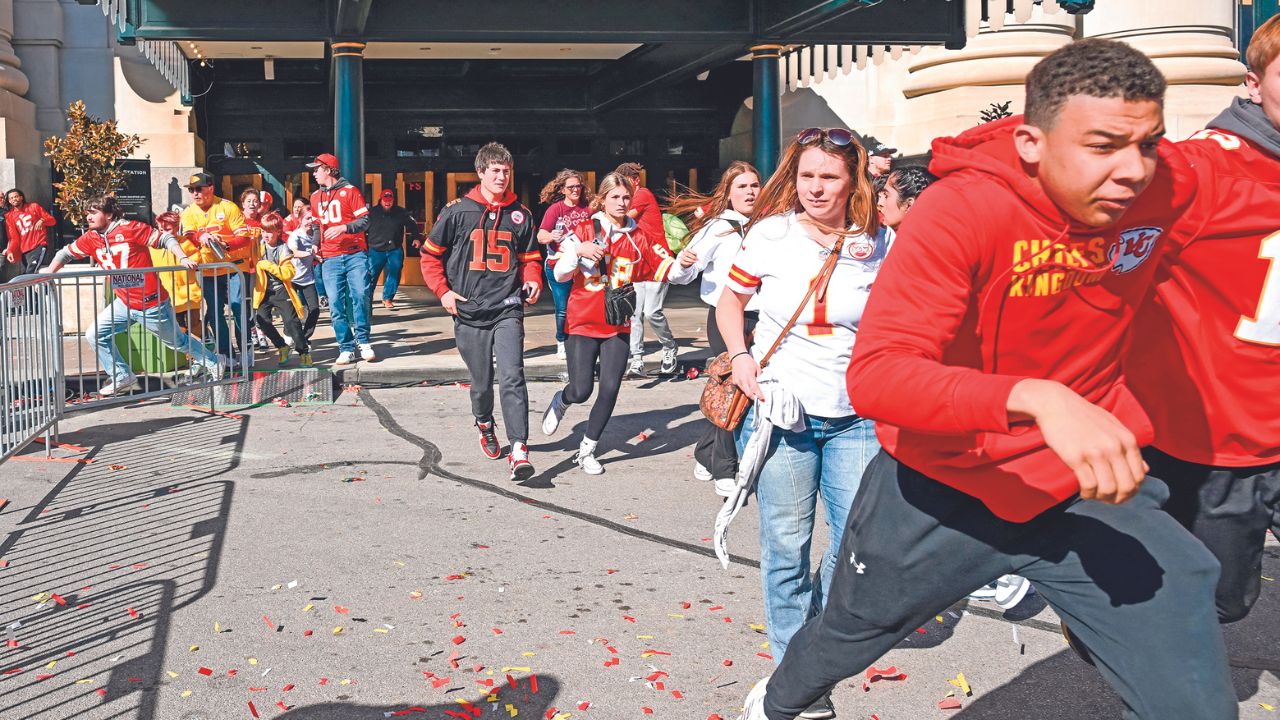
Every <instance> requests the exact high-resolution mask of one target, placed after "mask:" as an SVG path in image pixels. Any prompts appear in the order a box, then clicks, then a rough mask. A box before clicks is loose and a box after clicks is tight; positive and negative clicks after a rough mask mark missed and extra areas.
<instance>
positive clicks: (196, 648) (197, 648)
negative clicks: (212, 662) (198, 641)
mask: <svg viewBox="0 0 1280 720" xmlns="http://www.w3.org/2000/svg"><path fill="white" fill-rule="evenodd" d="M199 649H200V646H199V645H192V646H191V647H190V648H188V649H187V651H188V652H195V651H197V650H199Z"/></svg>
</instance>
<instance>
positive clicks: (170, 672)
mask: <svg viewBox="0 0 1280 720" xmlns="http://www.w3.org/2000/svg"><path fill="white" fill-rule="evenodd" d="M164 672H165V674H166V675H168V676H169V677H171V678H173V679H175V680H176V679H177V678H178V673H176V672H174V671H172V670H165V671H164Z"/></svg>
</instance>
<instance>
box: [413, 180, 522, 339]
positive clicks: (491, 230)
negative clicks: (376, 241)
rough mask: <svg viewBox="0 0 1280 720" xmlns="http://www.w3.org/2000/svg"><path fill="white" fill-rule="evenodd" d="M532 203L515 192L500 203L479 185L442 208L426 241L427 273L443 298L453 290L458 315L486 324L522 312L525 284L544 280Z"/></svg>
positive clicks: (465, 320)
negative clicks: (525, 202)
mask: <svg viewBox="0 0 1280 720" xmlns="http://www.w3.org/2000/svg"><path fill="white" fill-rule="evenodd" d="M535 232H536V227H535V224H534V222H533V215H532V213H530V212H529V208H527V207H525V206H524V205H521V204H520V203H519V202H517V201H516V196H515V193H512V192H510V191H508V192H507V194H506V195H505V196H504V197H503V198H502V199H501V200H499V201H498V202H497V203H495V204H491V203H489V201H488V200H486V199H485V197H484V195H482V194H481V193H480V188H479V187H476V188H474V189H472V190H471V192H469V193H467V194H466V196H465V197H461V198H458V199H457V200H454V201H453V202H451V203H449V204H448V205H446V206H445V207H444V210H441V211H440V217H439V218H438V219H437V220H436V223H435V225H434V226H433V227H432V228H431V234H430V235H429V236H428V237H427V240H426V242H425V243H423V246H422V260H421V263H422V277H423V279H424V280H425V281H426V283H427V287H428V288H430V289H431V292H433V293H435V294H436V296H438V297H443V296H444V294H445V293H447V292H449V291H450V290H452V291H453V292H455V293H457V294H459V295H461V296H462V297H464V298H466V302H463V301H459V302H458V320H459V321H460V322H463V323H466V324H468V325H474V326H479V327H486V326H489V325H492V324H494V323H496V322H498V321H499V320H501V319H502V318H505V317H522V316H523V315H524V302H523V300H522V299H521V298H520V288H521V286H522V285H523V284H524V283H526V282H530V281H532V282H535V283H538V284H539V285H541V284H542V279H541V278H542V255H541V253H539V252H538V245H537V240H536V236H535Z"/></svg>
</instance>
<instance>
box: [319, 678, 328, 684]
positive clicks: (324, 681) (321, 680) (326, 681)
mask: <svg viewBox="0 0 1280 720" xmlns="http://www.w3.org/2000/svg"><path fill="white" fill-rule="evenodd" d="M320 684H321V685H328V684H329V678H320Z"/></svg>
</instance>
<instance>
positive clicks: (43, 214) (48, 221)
mask: <svg viewBox="0 0 1280 720" xmlns="http://www.w3.org/2000/svg"><path fill="white" fill-rule="evenodd" d="M36 207H37V208H40V221H41V222H43V223H44V225H45V227H53V226H54V225H57V224H58V221H57V220H55V219H53V216H52V215H50V214H49V211H48V210H45V209H44V207H42V206H40V205H37V206H36Z"/></svg>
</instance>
